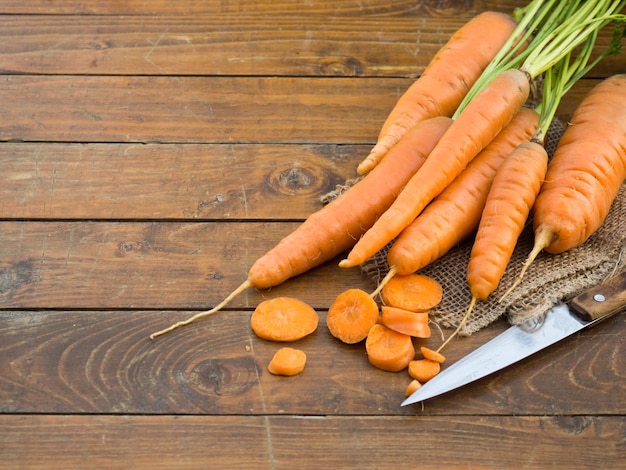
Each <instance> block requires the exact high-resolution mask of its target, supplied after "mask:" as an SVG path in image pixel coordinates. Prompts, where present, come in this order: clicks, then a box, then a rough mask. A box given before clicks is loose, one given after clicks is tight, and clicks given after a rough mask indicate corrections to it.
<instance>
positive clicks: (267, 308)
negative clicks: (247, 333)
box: [250, 297, 319, 342]
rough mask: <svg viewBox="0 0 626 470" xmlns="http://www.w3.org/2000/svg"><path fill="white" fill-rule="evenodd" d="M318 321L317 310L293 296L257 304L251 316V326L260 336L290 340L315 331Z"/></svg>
mask: <svg viewBox="0 0 626 470" xmlns="http://www.w3.org/2000/svg"><path fill="white" fill-rule="evenodd" d="M318 321H319V317H318V315H317V312H316V311H315V310H314V309H313V307H311V306H310V305H308V304H306V303H305V302H302V301H301V300H298V299H295V298H293V297H276V298H274V299H269V300H265V301H263V302H261V303H260V304H259V305H258V306H257V308H256V309H255V310H254V312H252V316H251V317H250V326H251V328H252V331H253V332H254V334H256V335H257V336H258V337H259V338H262V339H266V340H269V341H281V342H290V341H298V340H299V339H302V338H304V337H305V336H308V335H310V334H311V333H313V332H314V331H315V330H316V329H317V324H318Z"/></svg>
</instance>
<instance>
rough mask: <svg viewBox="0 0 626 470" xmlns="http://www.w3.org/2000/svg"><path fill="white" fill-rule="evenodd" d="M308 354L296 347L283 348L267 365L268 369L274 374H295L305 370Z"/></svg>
mask: <svg viewBox="0 0 626 470" xmlns="http://www.w3.org/2000/svg"><path fill="white" fill-rule="evenodd" d="M305 365H306V354H305V353H304V351H300V350H299V349H294V348H288V347H285V348H281V349H279V350H278V351H276V353H275V354H274V357H273V358H272V360H271V361H270V363H269V364H268V366H267V370H268V371H269V372H270V373H271V374H274V375H285V376H293V375H297V374H299V373H300V372H302V371H303V370H304V366H305Z"/></svg>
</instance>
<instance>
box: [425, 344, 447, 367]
mask: <svg viewBox="0 0 626 470" xmlns="http://www.w3.org/2000/svg"><path fill="white" fill-rule="evenodd" d="M420 352H421V353H422V356H424V359H430V360H431V361H435V362H438V363H439V364H443V363H444V362H445V361H446V357H445V356H444V355H443V354H441V353H440V352H438V351H434V350H432V349H429V348H427V347H426V346H420Z"/></svg>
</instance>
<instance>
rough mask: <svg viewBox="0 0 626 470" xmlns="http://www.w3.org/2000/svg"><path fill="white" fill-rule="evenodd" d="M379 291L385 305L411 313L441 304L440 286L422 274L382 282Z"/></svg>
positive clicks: (393, 277) (441, 293) (424, 310)
mask: <svg viewBox="0 0 626 470" xmlns="http://www.w3.org/2000/svg"><path fill="white" fill-rule="evenodd" d="M379 287H380V286H379ZM379 290H380V294H381V297H382V299H383V302H384V303H385V305H389V306H391V307H398V308H401V309H404V310H409V311H411V312H426V311H428V310H430V309H431V308H433V307H434V306H436V305H437V304H438V303H439V302H441V297H442V296H443V291H442V288H441V284H439V283H438V282H437V281H436V280H435V279H433V278H431V277H428V276H424V275H423V274H406V275H402V276H401V275H395V276H392V277H390V278H388V280H386V281H385V282H384V284H383V285H382V289H376V290H375V291H374V292H373V293H372V297H375V296H376V294H377V292H378V291H379Z"/></svg>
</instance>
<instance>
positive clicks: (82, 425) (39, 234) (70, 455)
mask: <svg viewBox="0 0 626 470" xmlns="http://www.w3.org/2000/svg"><path fill="white" fill-rule="evenodd" d="M523 4H525V2H519V1H513V0H502V1H495V0H493V1H487V0H485V1H475V2H466V1H447V2H437V1H424V2H419V1H415V0H411V1H408V0H399V1H394V2H390V1H387V0H384V1H383V0H363V1H359V2H357V1H352V0H333V1H317V2H314V1H307V2H301V1H295V0H279V1H275V0H257V1H255V2H247V1H244V0H233V1H229V2H220V1H204V2H199V1H193V0H180V1H164V0H154V1H152V2H145V1H139V0H130V1H124V2H121V1H106V0H83V1H77V0H54V1H50V0H30V1H27V2H24V1H17V0H4V1H3V2H2V5H1V6H0V14H1V16H0V73H1V75H0V103H1V105H2V111H1V112H0V164H1V173H0V308H1V311H0V410H1V411H2V414H0V467H1V468H7V469H19V468H27V469H34V468H63V469H70V468H106V469H113V468H124V469H129V468H150V469H157V468H163V469H182V468H194V469H195V468H224V469H230V468H245V469H254V468H259V469H292V468H298V469H304V468H315V469H318V468H361V469H363V468H372V469H374V468H375V469H382V468H448V467H454V468H515V467H523V468H545V467H552V468H567V469H574V468H598V467H601V468H616V467H618V466H621V465H623V464H624V463H625V462H626V421H625V410H626V393H625V391H626V383H625V377H626V343H625V340H624V335H625V333H626V321H625V319H624V316H618V317H615V318H613V319H611V320H610V321H607V322H606V323H604V324H601V325H600V326H598V327H597V328H595V329H592V330H589V331H585V332H583V333H580V334H578V335H576V336H575V337H574V338H572V339H571V340H569V341H566V342H565V343H562V344H560V345H557V346H555V347H553V348H551V349H550V350H549V351H546V352H545V353H542V354H541V355H539V356H537V357H535V358H531V359H529V360H527V361H524V362H522V363H521V364H519V365H517V366H515V367H513V368H511V369H509V370H507V371H505V372H502V373H500V374H497V375H496V376H494V377H490V378H487V379H485V380H481V381H479V382H477V383H475V384H474V385H471V386H467V387H466V388H463V389H462V390H459V391H457V392H453V393H450V394H448V395H446V396H443V397H440V398H438V399H434V400H430V401H428V402H426V403H425V404H424V405H423V406H419V405H417V406H411V407H404V408H403V407H400V402H401V401H402V400H403V398H404V389H405V386H406V385H407V383H408V375H407V374H406V373H405V372H401V373H395V374H394V373H389V372H383V371H380V370H377V369H375V368H373V367H372V366H370V364H369V363H368V360H367V357H366V355H365V352H364V347H363V345H362V344H358V345H354V346H347V345H343V344H339V342H338V341H337V340H334V339H333V338H331V337H330V335H329V333H328V331H327V329H326V326H325V322H324V319H325V312H326V309H327V308H328V306H329V305H330V303H331V302H332V301H333V299H334V298H335V296H336V295H337V294H338V293H339V292H341V291H343V290H344V289H346V288H348V287H358V288H363V289H366V290H370V289H372V287H373V283H372V281H370V280H369V279H368V278H366V277H365V276H364V275H363V274H362V273H361V271H360V270H359V269H352V270H340V269H339V268H337V267H336V262H329V263H327V264H325V265H323V266H322V267H320V268H318V269H315V270H313V271H311V272H310V273H308V274H306V275H303V276H300V277H299V278H296V279H293V280H292V281H289V282H287V283H285V284H284V285H282V286H280V287H277V288H274V289H272V290H271V291H255V290H249V291H248V292H246V293H245V294H244V295H242V296H240V297H238V298H237V299H236V300H235V301H234V302H233V303H232V304H231V305H230V308H228V309H226V311H224V312H222V313H220V314H218V315H216V316H213V317H210V318H207V319H204V320H202V321H199V322H198V323H197V324H194V325H191V326H188V327H185V328H183V329H180V330H177V331H175V332H173V333H170V334H168V335H166V336H163V337H161V338H160V339H158V340H156V341H150V340H149V339H148V336H149V334H151V333H153V332H154V331H156V330H159V329H161V328H163V327H165V326H167V325H169V324H170V323H172V322H175V321H178V320H182V319H185V318H187V317H189V316H190V315H192V314H193V313H196V312H197V311H200V310H203V309H206V308H208V307H211V306H213V305H215V304H216V303H217V302H219V301H220V300H221V299H222V298H223V297H224V296H225V295H226V294H227V293H228V292H230V291H231V290H232V289H233V288H234V287H235V286H237V285H238V284H239V283H240V282H241V281H242V280H243V279H244V278H245V276H246V272H247V269H248V268H249V266H250V265H251V263H252V262H253V261H254V260H255V259H256V258H258V257H259V256H260V255H261V254H263V253H264V252H265V251H267V250H268V249H269V248H271V247H272V246H273V245H274V244H275V243H276V242H277V241H278V240H279V239H280V238H281V237H282V236H284V235H285V234H287V233H289V232H290V231H291V230H292V229H294V228H295V227H296V226H297V225H298V223H299V222H300V221H301V220H303V219H304V218H305V217H307V216H308V215H309V214H310V213H311V212H313V211H315V210H316V209H318V208H319V207H320V202H319V197H320V196H321V195H323V194H325V193H326V192H328V191H329V190H331V189H333V188H334V187H335V185H336V184H338V183H341V182H343V181H344V180H345V179H346V178H351V177H353V176H354V174H355V166H356V164H357V162H358V161H360V159H361V158H363V157H364V156H365V155H366V154H367V152H368V150H369V149H370V148H371V146H372V145H373V142H374V140H375V137H376V135H377V133H378V130H379V128H380V126H381V124H382V121H383V120H384V118H385V117H386V115H387V113H388V112H389V110H390V109H391V107H392V106H393V104H394V103H395V101H396V99H397V98H398V96H399V95H400V94H401V93H402V92H403V91H404V90H405V89H406V88H407V86H408V85H409V84H410V83H412V81H413V80H414V78H415V77H416V76H417V75H419V74H420V73H421V71H422V70H423V69H424V67H425V65H426V64H427V63H428V61H429V60H430V58H431V57H432V56H433V54H434V53H435V52H436V50H437V49H438V48H439V47H441V45H442V44H443V43H444V42H445V41H446V40H447V38H448V37H449V36H450V35H451V34H452V32H453V31H455V30H456V29H457V28H458V27H460V25H461V24H462V23H464V22H465V21H467V19H468V18H470V17H472V16H474V15H476V14H477V13H479V12H480V11H483V10H489V9H492V10H499V11H504V12H511V11H512V10H513V8H514V7H516V6H521V5H523ZM607 40H608V35H606V34H604V35H603V36H602V38H601V41H604V42H606V41H607ZM623 65H624V55H623V54H622V56H620V57H618V58H611V59H608V60H606V61H605V62H604V63H603V64H602V65H600V66H599V67H597V68H596V69H595V70H594V71H593V72H592V73H591V74H590V75H589V78H586V79H584V80H582V81H581V82H580V83H579V84H578V85H577V86H576V87H575V88H574V89H573V90H572V91H571V92H570V94H569V95H568V97H567V99H566V100H565V101H564V102H563V103H562V106H561V108H560V110H559V117H561V118H565V119H566V118H567V116H569V115H570V114H571V112H572V110H573V109H574V108H575V106H576V105H577V104H578V103H579V102H580V99H581V98H582V96H583V95H584V93H585V92H586V91H587V90H588V89H589V88H590V87H591V86H593V85H594V84H595V83H597V82H598V80H599V79H601V78H602V77H605V76H607V75H610V74H612V73H617V72H619V71H621V72H623V71H624V66H623ZM460 282H463V281H462V278H460ZM279 295H290V296H295V297H298V298H300V299H302V300H305V301H307V302H309V303H311V305H313V306H314V307H315V308H316V309H318V310H319V313H320V327H319V329H318V331H317V332H316V333H314V334H313V335H312V336H310V337H308V338H306V339H305V340H303V341H301V342H299V343H298V347H300V348H302V349H303V350H305V351H306V352H307V353H308V355H309V362H308V365H307V369H306V370H305V372H304V373H303V374H301V375H299V376H296V377H292V378H281V377H276V376H272V375H271V374H269V373H268V372H267V370H266V366H267V363H268V361H269V359H270V358H271V356H272V355H273V353H274V351H275V350H276V349H277V345H276V344H275V343H270V342H267V341H263V340H260V339H258V338H256V337H255V336H254V335H253V334H252V333H251V331H250V327H249V319H250V314H251V311H252V310H253V308H254V307H255V306H256V305H257V304H258V303H259V302H260V301H261V300H262V299H265V298H272V297H276V296H279ZM504 328H506V322H505V321H504V320H502V321H501V322H497V323H495V324H493V325H492V326H490V327H488V328H486V329H484V330H482V331H481V332H479V333H477V334H476V335H474V336H472V337H470V338H460V339H458V340H457V341H456V342H455V344H454V346H453V347H452V346H451V347H449V350H448V356H449V360H450V361H451V362H452V361H454V360H455V359H458V358H459V357H461V356H463V355H464V354H466V353H467V352H469V351H470V350H472V349H474V348H476V347H477V346H478V345H480V344H482V343H483V342H485V341H486V340H487V339H489V338H491V337H493V336H494V335H496V334H497V333H498V332H500V331H502V330H503V329H504ZM438 342H440V338H439V336H438V335H433V338H431V339H430V340H429V342H428V344H431V343H432V344H437V343H438Z"/></svg>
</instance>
